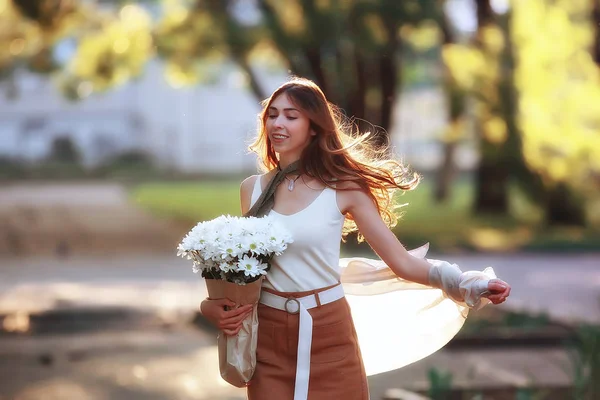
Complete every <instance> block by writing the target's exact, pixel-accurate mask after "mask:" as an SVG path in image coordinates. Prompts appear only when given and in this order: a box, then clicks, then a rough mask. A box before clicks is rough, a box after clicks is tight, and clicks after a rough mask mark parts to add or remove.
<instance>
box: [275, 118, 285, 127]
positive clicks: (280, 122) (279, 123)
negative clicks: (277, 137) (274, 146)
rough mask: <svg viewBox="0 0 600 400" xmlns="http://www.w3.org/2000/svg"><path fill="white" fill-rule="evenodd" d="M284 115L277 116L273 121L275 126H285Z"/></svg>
mask: <svg viewBox="0 0 600 400" xmlns="http://www.w3.org/2000/svg"><path fill="white" fill-rule="evenodd" d="M283 118H284V117H283V115H278V116H277V118H275V120H274V121H273V127H274V128H281V127H282V126H283Z"/></svg>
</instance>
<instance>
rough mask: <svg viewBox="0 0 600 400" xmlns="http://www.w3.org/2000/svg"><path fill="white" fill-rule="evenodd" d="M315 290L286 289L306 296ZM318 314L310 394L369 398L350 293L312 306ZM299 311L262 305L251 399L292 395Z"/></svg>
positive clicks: (286, 399)
mask: <svg viewBox="0 0 600 400" xmlns="http://www.w3.org/2000/svg"><path fill="white" fill-rule="evenodd" d="M326 289H328V288H323V289H320V290H316V291H311V292H296V293H282V292H277V291H274V290H269V289H263V290H266V291H268V292H271V293H274V294H277V295H279V296H282V297H303V296H307V295H309V294H311V293H315V292H319V291H322V290H326ZM308 311H309V313H310V315H311V316H312V319H313V337H312V347H311V354H310V380H309V386H308V400H331V399H344V400H368V399H369V389H368V385H367V376H366V374H365V369H364V367H363V362H362V358H361V355H360V349H359V347H358V339H357V337H356V332H355V330H354V323H353V322H352V315H351V314H350V307H349V306H348V302H347V301H346V298H341V299H340V300H337V301H334V302H332V303H329V304H326V305H323V306H318V307H315V308H312V309H310V310H308ZM298 324H299V315H298V314H289V313H287V312H286V311H281V310H277V309H275V308H271V307H269V306H266V305H264V304H259V305H258V346H257V351H256V370H255V372H254V376H253V377H252V380H251V381H250V382H249V386H248V399H249V400H271V399H272V400H293V398H294V383H295V379H296V353H297V349H298Z"/></svg>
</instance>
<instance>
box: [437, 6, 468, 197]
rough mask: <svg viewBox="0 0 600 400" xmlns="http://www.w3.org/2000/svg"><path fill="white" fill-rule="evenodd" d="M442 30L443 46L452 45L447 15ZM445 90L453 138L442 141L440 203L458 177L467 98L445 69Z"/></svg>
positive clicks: (438, 177)
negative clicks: (460, 131) (457, 158)
mask: <svg viewBox="0 0 600 400" xmlns="http://www.w3.org/2000/svg"><path fill="white" fill-rule="evenodd" d="M440 28H441V30H442V34H443V44H444V45H447V44H452V43H454V42H455V40H454V35H452V32H451V30H450V26H449V23H448V19H447V18H446V15H445V14H442V17H441V19H440ZM444 81H445V82H444V89H445V95H446V101H447V105H448V118H449V125H450V129H451V135H450V136H451V137H449V138H448V137H446V138H444V140H443V141H442V143H443V146H444V150H443V159H442V163H441V164H440V166H439V167H438V171H437V180H436V182H435V183H436V187H435V192H434V199H435V201H436V202H438V203H442V202H445V201H446V200H448V198H449V197H450V187H451V184H452V181H453V180H454V176H455V175H456V165H455V163H454V153H455V152H456V148H457V147H458V143H459V138H458V136H457V132H456V131H457V130H458V129H459V123H460V121H461V119H462V118H463V115H464V113H465V96H464V93H463V92H462V91H461V90H460V88H459V87H458V85H457V84H456V83H455V82H454V80H453V79H452V76H451V75H450V70H449V69H448V68H447V67H446V68H444Z"/></svg>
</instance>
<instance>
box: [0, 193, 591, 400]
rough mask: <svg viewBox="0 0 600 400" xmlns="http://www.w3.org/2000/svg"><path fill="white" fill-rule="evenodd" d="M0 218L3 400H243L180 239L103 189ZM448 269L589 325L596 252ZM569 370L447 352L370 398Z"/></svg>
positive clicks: (518, 302)
mask: <svg viewBox="0 0 600 400" xmlns="http://www.w3.org/2000/svg"><path fill="white" fill-rule="evenodd" d="M52 210H55V211H52ZM56 210H62V211H61V212H62V213H63V214H60V215H62V217H61V216H60V215H58V214H56V213H57V211H56ZM19 213H21V214H19ZM0 215H2V216H3V218H2V219H1V220H2V221H3V222H2V223H4V224H9V225H10V226H11V227H13V228H12V229H13V230H12V232H18V233H19V232H20V235H19V236H17V237H18V238H19V239H18V240H19V243H20V245H21V247H20V250H19V252H14V251H9V250H10V247H9V245H10V240H13V239H10V237H11V236H10V234H9V235H5V239H4V240H5V242H4V246H5V247H4V249H5V250H4V251H3V253H2V254H3V256H2V258H0V265H1V267H0V327H3V330H2V331H0V332H2V334H0V400H7V399H11V400H12V399H15V400H37V399H40V400H41V399H43V400H53V399H61V400H63V399H77V400H79V399H82V400H87V399H90V400H92V399H93V400H96V399H98V400H104V399H111V400H137V399H140V400H141V399H165V400H167V399H168V400H171V399H200V400H204V399H206V400H208V399H211V400H226V399H230V400H233V399H242V398H243V390H240V389H235V388H232V387H230V386H228V385H226V384H225V383H224V382H223V381H222V380H221V379H220V378H219V377H218V372H217V371H218V368H217V359H216V347H215V335H216V332H214V331H213V330H211V329H210V328H209V327H207V326H206V324H205V323H203V322H202V320H201V319H198V316H197V305H198V302H199V301H200V299H202V298H203V297H204V296H205V287H204V285H203V283H202V281H201V279H200V278H199V277H198V276H197V275H194V274H193V273H192V271H191V266H190V265H189V262H187V261H186V260H182V259H178V258H176V257H175V251H174V245H172V244H169V243H167V244H165V243H163V242H162V241H165V240H169V241H173V240H174V239H173V238H175V237H177V236H178V235H182V234H183V233H184V232H178V231H177V227H176V226H173V225H171V224H170V223H169V222H167V221H162V220H157V219H155V218H153V217H151V216H149V215H147V214H145V213H143V212H141V211H139V210H137V209H136V208H135V207H133V206H131V205H130V204H129V203H128V201H127V196H126V192H125V190H124V189H122V188H121V187H120V186H118V185H112V184H108V185H90V184H80V185H68V186H65V185H52V186H48V185H46V186H44V187H36V186H31V185H25V186H12V187H8V188H2V189H0ZM28 215H29V217H27V216H28ZM32 216H33V217H32ZM25 218H30V219H29V220H27V221H28V222H27V221H26V220H25ZM7 221H9V222H7ZM40 221H41V222H40ZM5 226H6V225H5ZM15 227H18V228H15ZM2 231H3V232H6V231H5V230H4V229H3V230H2ZM55 231H56V232H57V235H54V234H53V232H55ZM58 232H60V233H61V234H62V235H63V236H60V235H58ZM35 235H40V236H39V237H40V239H39V240H37V239H35V238H36V236H35ZM82 236H84V237H87V238H88V239H86V240H84V239H82V238H81V237H82ZM58 237H61V238H63V239H64V240H66V243H67V247H66V251H65V249H64V248H61V246H60V245H58V244H60V241H59V240H56V238H58ZM133 237H136V238H137V239H134V238H133ZM7 238H8V239H7ZM175 241H176V240H175ZM132 242H135V243H136V245H135V246H131V245H129V243H132ZM40 243H41V244H40ZM42 244H43V245H42ZM94 244H96V245H98V248H99V249H100V250H96V251H92V250H93V249H91V247H93V245H94ZM38 246H41V247H38ZM86 246H89V247H86ZM144 246H146V247H144ZM7 249H8V250H7ZM144 249H145V250H144ZM38 250H39V251H38ZM88 250H89V251H88ZM432 256H433V257H434V258H436V257H437V258H443V257H444V255H441V254H433V255H432ZM451 261H453V262H456V263H457V264H458V265H460V266H461V268H463V269H482V268H483V267H485V266H488V265H492V266H494V268H495V270H496V273H497V274H498V275H499V276H500V277H502V278H503V279H505V280H507V281H508V282H510V283H511V284H512V286H513V292H512V295H511V298H510V301H509V302H507V303H506V305H503V306H502V307H504V308H507V309H514V308H516V309H521V310H526V311H533V312H540V311H544V312H547V313H549V314H550V315H551V316H552V317H554V318H559V319H562V320H587V321H590V322H596V323H597V322H599V321H600V307H599V306H598V295H599V293H600V270H599V269H598V265H600V264H599V262H598V261H599V257H598V254H589V253H588V254H562V255H556V254H554V255H547V254H532V253H529V254H494V255H491V254H461V255H452V256H451ZM194 319H195V320H196V323H195V324H192V323H191V322H190V321H192V320H194ZM198 321H199V322H198ZM22 329H23V330H24V329H29V332H30V333H29V334H22V333H19V330H22ZM568 365H569V360H568V357H567V353H566V352H565V350H564V348H562V347H556V346H554V347H552V346H551V347H540V348H527V349H524V348H514V347H503V348H497V349H493V348H467V349H451V348H448V349H443V350H441V351H439V352H437V353H435V354H434V355H432V356H430V357H428V358H426V359H424V360H422V361H419V362H417V363H414V364H412V365H410V366H408V367H406V368H403V369H401V370H399V371H393V372H390V373H387V374H381V375H378V376H374V377H371V378H370V386H371V396H372V398H373V399H381V398H382V397H383V395H384V393H385V392H386V391H387V390H388V389H390V388H394V387H404V388H409V389H419V388H423V387H426V386H427V384H428V378H427V373H428V371H429V370H430V369H431V368H437V369H439V370H441V371H444V370H445V371H450V372H452V374H453V385H454V386H460V385H467V386H468V385H479V386H498V385H512V386H527V385H530V384H540V385H543V386H549V385H550V386H554V387H561V386H565V385H568V384H569V382H570V379H571V378H570V376H569V375H568V373H567V372H566V371H565V368H567V367H566V366H568Z"/></svg>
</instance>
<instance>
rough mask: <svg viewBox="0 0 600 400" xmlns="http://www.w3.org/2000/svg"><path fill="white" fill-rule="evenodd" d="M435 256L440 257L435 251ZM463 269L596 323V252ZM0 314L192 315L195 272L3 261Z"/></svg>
mask: <svg viewBox="0 0 600 400" xmlns="http://www.w3.org/2000/svg"><path fill="white" fill-rule="evenodd" d="M432 257H434V258H435V257H438V258H440V256H438V255H435V254H432ZM447 258H448V259H449V260H450V261H452V262H456V263H457V264H458V265H460V266H461V268H462V269H463V270H465V269H482V268H483V267H485V266H488V265H492V266H494V268H495V271H496V273H497V274H498V276H499V277H501V278H503V279H505V280H506V281H508V282H510V283H511V285H512V287H513V290H512V293H511V297H510V299H509V301H508V302H507V303H506V305H505V306H502V307H508V308H512V309H523V310H526V311H534V312H547V313H549V314H550V315H551V316H552V317H555V318H561V319H575V320H585V321H590V322H600V255H598V254H583V255H575V254H572V255H564V254H551V255H548V254H511V255H506V256H500V255H460V256H456V255H453V256H450V257H447ZM0 265H1V267H0V313H1V312H3V310H4V311H9V310H13V311H16V310H17V309H21V310H24V309H27V310H31V311H32V310H37V309H44V308H51V307H54V305H55V304H66V303H69V302H70V303H77V302H82V303H86V304H104V305H107V304H113V305H119V304H128V305H130V306H133V307H141V308H147V307H151V308H152V307H157V308H161V307H162V308H167V307H170V308H173V309H177V310H180V311H182V312H184V311H185V312H190V311H194V310H195V308H196V306H197V304H198V300H199V299H201V298H202V297H203V296H204V291H205V288H204V285H203V283H202V279H201V278H200V277H199V275H197V274H194V273H192V271H191V267H190V265H189V262H188V261H186V260H183V259H180V258H177V257H176V256H175V254H174V253H173V254H162V255H160V254H158V255H157V254H155V255H148V254H140V255H124V256H114V257H86V258H82V257H79V258H78V257H74V258H67V259H61V258H55V257H39V258H13V259H0Z"/></svg>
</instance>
